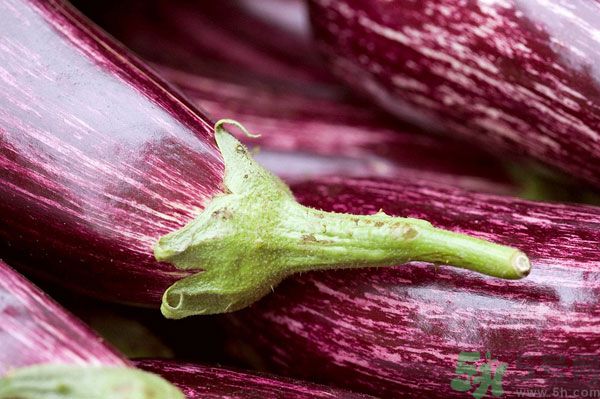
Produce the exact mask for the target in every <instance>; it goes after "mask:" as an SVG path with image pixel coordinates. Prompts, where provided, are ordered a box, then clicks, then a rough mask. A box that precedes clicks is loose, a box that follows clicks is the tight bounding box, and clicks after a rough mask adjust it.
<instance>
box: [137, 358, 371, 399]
mask: <svg viewBox="0 0 600 399" xmlns="http://www.w3.org/2000/svg"><path fill="white" fill-rule="evenodd" d="M135 366H136V367H138V368H141V369H142V370H145V371H149V372H152V373H155V374H158V375H161V376H162V377H164V378H165V379H167V380H169V381H171V382H172V383H173V384H175V385H176V386H177V387H179V388H180V389H181V390H182V391H183V393H184V394H185V395H186V397H187V398H188V399H200V398H202V399H204V398H231V399H234V398H240V399H242V398H243V399H246V398H249V399H263V398H281V399H288V398H290V399H311V398H323V399H324V398H331V399H337V398H340V399H342V398H347V399H359V398H364V399H367V398H371V396H367V395H360V394H355V393H351V392H348V391H342V390H339V389H335V388H329V387H325V386H321V385H317V384H312V383H308V382H304V381H298V380H291V379H288V378H282V377H276V376H270V375H266V374H252V373H248V372H243V371H235V370H229V369H224V368H219V367H210V366H204V365H198V364H191V363H180V362H174V361H170V360H141V361H136V362H135Z"/></svg>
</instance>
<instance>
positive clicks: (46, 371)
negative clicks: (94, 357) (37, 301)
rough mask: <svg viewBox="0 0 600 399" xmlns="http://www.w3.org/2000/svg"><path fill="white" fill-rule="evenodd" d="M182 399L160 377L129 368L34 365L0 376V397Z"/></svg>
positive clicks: (19, 398) (40, 398)
mask: <svg viewBox="0 0 600 399" xmlns="http://www.w3.org/2000/svg"><path fill="white" fill-rule="evenodd" d="M56 398H63V399H184V398H185V397H184V395H183V393H182V392H181V391H180V390H179V389H177V388H176V387H174V386H173V385H171V384H170V383H168V382H167V381H165V380H163V379H162V378H161V377H159V376H157V375H154V374H151V373H147V372H145V371H141V370H137V369H134V368H130V367H99V366H71V365H55V364H54V365H53V364H45V365H36V366H30V367H24V368H20V369H15V370H12V371H10V372H9V373H8V374H7V375H6V376H5V377H3V378H0V399H56Z"/></svg>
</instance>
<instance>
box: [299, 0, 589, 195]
mask: <svg viewBox="0 0 600 399" xmlns="http://www.w3.org/2000/svg"><path fill="white" fill-rule="evenodd" d="M310 5H311V17H312V23H313V24H312V25H313V31H314V34H315V37H316V38H317V40H318V41H319V45H320V48H321V49H322V51H323V52H324V53H325V54H326V58H327V60H328V63H329V65H330V67H331V69H332V70H333V71H334V72H335V73H336V74H337V75H338V76H339V77H340V78H341V79H343V80H344V81H345V82H346V83H348V84H349V85H351V86H352V87H354V88H356V89H358V90H360V91H361V92H363V93H365V94H367V95H368V96H370V97H371V98H373V99H374V100H375V101H376V102H377V103H378V104H379V105H381V106H383V107H385V108H386V109H388V110H389V111H391V112H393V113H395V114H396V115H399V116H401V117H403V118H405V119H409V120H412V121H413V122H416V123H418V124H420V125H422V126H426V127H427V128H428V129H431V130H440V131H452V132H455V133H456V135H457V136H460V137H462V138H463V139H466V140H468V141H469V142H472V143H478V144H480V145H481V146H483V147H485V148H488V149H490V150H498V151H500V150H502V151H503V152H504V153H508V154H513V155H516V156H520V155H526V156H529V157H531V158H533V159H536V160H537V161H540V162H542V163H544V164H546V165H548V166H551V167H555V168H557V169H559V170H561V171H563V172H566V173H568V174H569V175H570V176H572V177H574V178H576V179H582V180H585V181H587V182H588V183H591V184H592V185H595V187H600V133H598V131H599V130H600V111H599V107H600V84H599V83H598V77H597V76H596V73H595V67H594V65H595V64H596V63H597V62H596V59H597V58H598V56H599V55H600V45H599V42H598V40H597V35H596V34H595V32H596V30H597V29H598V27H600V5H599V4H598V3H597V2H594V1H591V2H586V1H576V2H573V1H567V0H559V1H554V2H547V1H541V0H523V1H517V0H507V1H468V2H465V1H459V0H443V1H433V0H425V1H387V0H311V1H310Z"/></svg>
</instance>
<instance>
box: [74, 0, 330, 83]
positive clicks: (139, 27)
mask: <svg viewBox="0 0 600 399" xmlns="http://www.w3.org/2000/svg"><path fill="white" fill-rule="evenodd" d="M75 4H76V6H78V7H80V8H81V9H82V10H83V11H84V12H85V13H86V14H87V15H89V16H90V17H91V18H92V19H93V20H94V21H95V22H96V23H98V24H99V25H101V26H102V27H103V28H104V29H106V30H108V31H109V32H111V34H113V35H115V36H116V37H117V38H119V40H121V41H123V42H124V43H126V44H127V46H128V47H130V48H131V49H133V50H134V51H136V52H138V53H140V54H144V56H145V57H146V59H148V60H150V61H153V62H168V63H174V64H176V65H178V66H179V67H181V68H183V69H185V70H188V71H206V72H210V73H214V74H215V75H213V76H215V77H222V76H223V75H228V74H237V73H240V72H243V73H244V74H249V75H251V76H253V78H254V79H256V80H260V79H261V78H263V77H270V78H272V79H275V80H277V81H278V82H279V83H280V84H282V85H290V84H291V85H292V86H297V87H299V86H298V84H299V83H298V82H300V84H304V83H310V84H314V83H319V84H330V83H334V82H335V80H334V79H333V77H332V75H331V74H330V73H329V72H328V71H327V69H326V67H325V66H324V65H323V63H322V61H321V59H320V57H319V56H318V53H317V52H316V51H314V48H313V47H312V38H311V36H310V27H309V22H308V11H307V6H306V4H305V3H304V1H301V0H284V1H281V0H262V1H260V2H256V1H253V0H233V1H232V0H229V1H209V2H204V3H202V5H201V6H199V5H198V3H197V2H196V1H194V0H183V1H182V0H178V1H170V0H122V1H119V2H118V3H107V2H105V1H101V0H77V1H75Z"/></svg>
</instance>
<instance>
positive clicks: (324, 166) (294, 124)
mask: <svg viewBox="0 0 600 399" xmlns="http://www.w3.org/2000/svg"><path fill="white" fill-rule="evenodd" d="M158 70H159V71H160V72H161V74H162V76H164V77H165V78H166V79H167V80H169V81H170V82H172V83H173V84H175V85H176V86H177V87H179V89H181V90H182V91H183V92H184V93H185V94H186V96H187V97H188V98H190V99H191V100H192V101H193V102H194V103H195V104H196V105H197V106H198V107H199V108H201V109H204V110H207V111H208V112H209V113H210V115H213V116H214V117H215V118H217V119H218V118H227V117H228V118H234V119H236V120H238V121H240V122H242V123H244V125H245V126H246V127H247V128H248V129H250V131H252V132H258V133H260V134H261V137H259V138H257V139H252V140H248V139H247V138H244V137H239V138H240V139H241V140H243V141H246V142H247V143H248V144H249V145H251V146H258V148H259V151H258V152H257V154H256V158H257V160H258V161H259V162H261V163H262V164H263V165H265V166H266V167H267V168H269V169H270V170H271V171H273V172H275V173H277V174H279V175H281V176H285V177H294V178H297V177H307V176H312V175H323V174H332V175H344V176H378V177H386V178H390V179H393V178H395V177H411V176H412V177H421V178H428V179H432V180H441V181H444V182H449V183H450V182H451V183H452V184H456V185H458V186H461V187H465V188H470V189H476V190H480V191H487V192H495V193H504V194H508V193H515V191H516V187H515V186H514V184H512V183H511V182H510V181H509V179H508V176H507V173H506V170H505V168H504V167H503V165H502V164H501V163H500V162H499V161H498V160H497V159H496V158H493V157H492V156H491V155H490V154H486V153H485V152H480V151H477V149H475V148H474V147H473V146H469V145H464V144H463V143H460V142H457V141H455V140H451V139H447V138H444V137H435V136H431V135H428V134H426V133H425V132H423V131H422V130H421V129H417V128H415V127H412V126H410V125H407V124H402V123H398V122H397V121H393V120H391V119H390V118H389V116H387V115H385V114H383V113H382V112H377V111H376V110H374V109H373V108H371V107H369V106H364V105H363V104H357V103H355V102H353V101H349V100H348V99H344V98H335V99H329V98H322V97H316V96H311V95H310V94H308V93H302V92H299V91H290V90H282V89H278V88H276V87H256V86H254V85H252V84H250V83H249V82H245V83H237V82H231V81H229V82H226V81H223V80H221V79H219V80H216V79H214V78H211V77H209V76H206V75H204V76H203V75H200V74H198V73H196V74H190V73H186V72H184V71H181V70H177V69H172V68H168V67H164V66H162V67H159V68H158ZM238 80H239V74H238Z"/></svg>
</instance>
